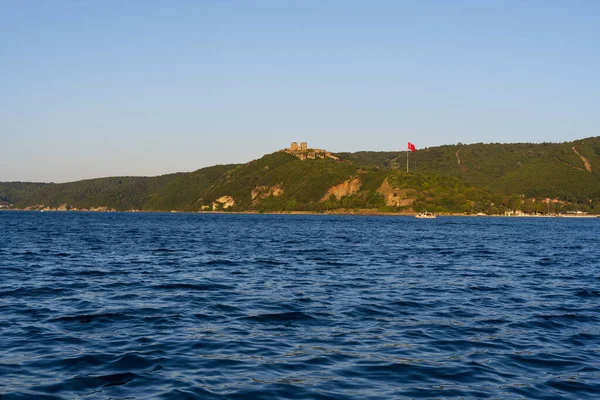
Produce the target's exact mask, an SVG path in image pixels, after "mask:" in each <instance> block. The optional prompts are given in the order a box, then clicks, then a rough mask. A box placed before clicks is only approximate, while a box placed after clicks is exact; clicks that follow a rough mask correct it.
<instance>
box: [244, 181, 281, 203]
mask: <svg viewBox="0 0 600 400" xmlns="http://www.w3.org/2000/svg"><path fill="white" fill-rule="evenodd" d="M282 194H283V188H282V187H281V185H274V186H257V187H255V188H254V189H253V190H252V193H251V196H252V205H254V204H257V203H258V202H259V201H261V200H262V199H265V198H267V197H269V196H273V197H279V196H281V195H282Z"/></svg>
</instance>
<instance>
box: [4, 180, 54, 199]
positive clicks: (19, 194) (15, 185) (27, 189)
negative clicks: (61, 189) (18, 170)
mask: <svg viewBox="0 0 600 400" xmlns="http://www.w3.org/2000/svg"><path fill="white" fill-rule="evenodd" d="M46 185H47V183H39V182H38V183H30V182H0V204H14V203H17V202H20V201H21V200H22V199H23V197H24V196H26V195H28V194H30V193H32V192H35V191H36V190H38V189H40V188H42V187H44V186H46Z"/></svg>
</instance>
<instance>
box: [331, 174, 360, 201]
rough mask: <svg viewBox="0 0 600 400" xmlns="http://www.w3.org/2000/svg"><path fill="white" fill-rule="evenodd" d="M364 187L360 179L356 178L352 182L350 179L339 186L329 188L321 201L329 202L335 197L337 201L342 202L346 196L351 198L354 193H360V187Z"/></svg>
mask: <svg viewBox="0 0 600 400" xmlns="http://www.w3.org/2000/svg"><path fill="white" fill-rule="evenodd" d="M361 186H362V182H361V181H360V179H358V178H354V179H352V180H350V179H348V180H347V181H345V182H343V183H340V184H339V185H335V186H332V187H330V188H329V190H328V191H327V193H325V196H323V198H322V199H321V201H327V200H329V198H330V197H331V196H332V195H333V196H335V198H336V199H337V200H341V199H342V197H344V196H350V195H353V194H354V193H358V191H359V190H360V187H361Z"/></svg>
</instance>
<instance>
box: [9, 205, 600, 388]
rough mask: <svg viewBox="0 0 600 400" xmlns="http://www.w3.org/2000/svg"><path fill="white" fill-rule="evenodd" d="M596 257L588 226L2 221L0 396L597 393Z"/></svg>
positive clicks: (597, 237) (599, 226)
mask: <svg viewBox="0 0 600 400" xmlns="http://www.w3.org/2000/svg"><path fill="white" fill-rule="evenodd" d="M599 260H600V219H558V218H557V219H516V218H513V219H507V218H438V219H436V220H417V219H414V218H408V217H349V216H291V215H289V216H286V215H281V216H274V215H194V214H120V213H115V214H94V213H27V212H0V398H2V399H23V398H39V399H72V398H85V399H101V398H102V399H103V398H112V399H124V398H128V399H133V398H135V399H150V398H161V399H185V398H201V399H212V398H227V399H239V398H244V399H288V398H289V399H291V398H294V399H388V398H451V397H454V398H535V399H542V398H543V399H546V398H548V399H549V398H557V399H558V398H564V399H582V398H600V261H599Z"/></svg>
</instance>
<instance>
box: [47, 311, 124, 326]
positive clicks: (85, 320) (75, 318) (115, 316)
mask: <svg viewBox="0 0 600 400" xmlns="http://www.w3.org/2000/svg"><path fill="white" fill-rule="evenodd" d="M124 317H125V315H124V314H121V313H104V314H81V315H70V316H66V317H58V318H52V319H50V322H78V323H80V324H89V323H91V322H97V321H101V322H105V321H112V320H119V319H123V318H124Z"/></svg>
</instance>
